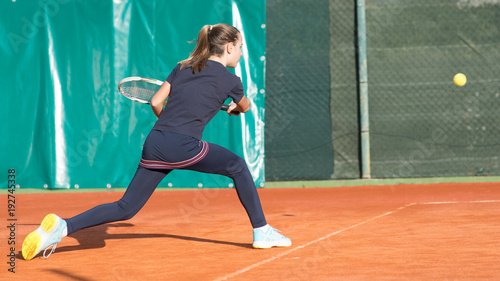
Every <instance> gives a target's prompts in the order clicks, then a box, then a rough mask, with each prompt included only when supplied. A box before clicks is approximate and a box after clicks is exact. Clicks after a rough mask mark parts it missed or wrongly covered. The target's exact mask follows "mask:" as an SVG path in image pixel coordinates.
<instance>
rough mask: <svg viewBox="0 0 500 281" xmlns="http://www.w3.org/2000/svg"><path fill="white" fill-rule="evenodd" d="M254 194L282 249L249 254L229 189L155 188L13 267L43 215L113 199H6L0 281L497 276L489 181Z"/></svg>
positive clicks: (496, 211)
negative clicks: (113, 219)
mask: <svg viewBox="0 0 500 281" xmlns="http://www.w3.org/2000/svg"><path fill="white" fill-rule="evenodd" d="M259 193H260V196H261V200H262V204H263V206H264V211H265V213H266V215H267V219H268V222H269V223H270V224H271V225H273V226H274V227H275V228H278V229H280V230H281V231H282V232H283V234H285V235H286V236H288V237H290V238H291V239H292V241H293V245H292V246H291V247H288V248H272V249H266V250H257V249H253V248H252V247H251V242H252V230H251V227H250V224H249V222H248V221H247V220H248V219H247V216H246V214H245V213H244V209H243V208H242V207H241V205H240V203H239V202H238V198H237V196H236V193H235V191H234V190H232V189H198V190H164V189H162V190H157V191H156V192H155V193H154V194H153V196H152V198H151V199H150V201H149V202H148V203H147V204H146V206H145V207H144V208H143V210H141V212H139V214H138V215H137V216H135V217H134V218H132V219H131V220H129V221H124V222H118V223H111V224H106V225H101V226H97V227H93V228H88V229H84V230H82V231H79V232H76V233H74V234H72V235H71V236H70V237H68V238H65V239H63V241H62V242H61V243H60V244H58V246H57V249H56V251H55V252H54V253H53V254H52V255H51V256H50V257H49V258H48V259H44V258H43V257H42V256H41V254H39V255H38V256H37V257H36V258H34V259H33V260H31V261H24V260H23V259H22V257H21V254H20V248H21V243H22V240H23V239H24V237H25V236H26V235H27V234H28V233H29V232H31V231H33V230H34V229H35V228H36V227H38V224H39V223H40V221H41V219H42V218H43V217H44V216H45V214H47V213H49V212H53V213H56V214H58V215H60V216H61V217H63V218H68V217H71V216H73V215H75V214H78V213H80V212H82V211H85V210H86V209H88V208H90V207H93V206H94V205H97V204H101V203H107V202H111V201H115V200H118V199H119V198H120V197H121V195H122V192H121V191H120V192H117V191H110V192H82V193H74V192H73V193H60V192H56V191H54V192H44V193H32V194H16V199H17V201H16V204H17V217H18V228H17V233H16V235H17V245H18V251H17V252H18V255H17V260H16V273H15V274H13V275H9V279H5V280H87V281H90V280H210V281H212V280H213V281H215V280H498V279H499V278H500V266H499V264H498V261H499V260H500V254H499V250H500V188H499V187H498V184H497V183H445V184H428V185H423V184H404V185H381V186H356V187H331V188H329V187H321V188H267V189H260V190H259ZM2 197H4V199H2V200H4V201H5V200H6V198H5V197H6V195H2ZM2 235H4V236H5V235H6V232H2ZM6 239H7V237H3V238H2V241H6ZM4 259H5V257H4ZM4 267H5V268H4V269H5V270H4V272H6V271H7V268H6V267H7V265H6V264H5V263H4ZM2 276H7V274H2Z"/></svg>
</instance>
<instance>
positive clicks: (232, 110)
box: [227, 101, 240, 116]
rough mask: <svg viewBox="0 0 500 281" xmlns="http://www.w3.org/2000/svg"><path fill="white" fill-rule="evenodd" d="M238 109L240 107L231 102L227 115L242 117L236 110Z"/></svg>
mask: <svg viewBox="0 0 500 281" xmlns="http://www.w3.org/2000/svg"><path fill="white" fill-rule="evenodd" d="M236 107H238V105H237V104H236V103H234V101H232V102H230V103H229V108H228V109H227V114H229V115H236V116H238V115H240V112H239V111H236V110H235V109H236Z"/></svg>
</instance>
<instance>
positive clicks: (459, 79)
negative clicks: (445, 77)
mask: <svg viewBox="0 0 500 281" xmlns="http://www.w3.org/2000/svg"><path fill="white" fill-rule="evenodd" d="M453 82H454V83H455V85H457V86H460V87H462V86H463V85H465V83H467V77H465V75H464V74H462V73H458V74H456V75H455V77H453Z"/></svg>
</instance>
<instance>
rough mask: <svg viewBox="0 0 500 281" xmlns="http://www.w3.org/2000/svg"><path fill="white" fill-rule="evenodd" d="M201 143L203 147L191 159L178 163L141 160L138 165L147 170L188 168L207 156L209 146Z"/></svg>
mask: <svg viewBox="0 0 500 281" xmlns="http://www.w3.org/2000/svg"><path fill="white" fill-rule="evenodd" d="M201 143H202V145H203V147H202V148H201V151H200V152H199V153H198V154H196V155H195V156H194V157H193V158H191V159H187V160H184V161H180V162H174V163H169V162H164V161H155V160H146V159H144V158H142V159H141V162H140V163H139V165H141V166H142V167H144V168H148V169H182V168H186V167H189V166H191V165H193V164H196V163H198V162H200V161H201V160H202V159H203V158H205V156H206V155H207V153H208V148H209V145H208V143H207V142H204V141H202V142H201Z"/></svg>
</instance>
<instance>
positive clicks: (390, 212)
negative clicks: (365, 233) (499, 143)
mask: <svg viewBox="0 0 500 281" xmlns="http://www.w3.org/2000/svg"><path fill="white" fill-rule="evenodd" d="M470 203H500V200H476V201H438V202H415V203H409V204H406V205H404V206H401V207H399V208H397V209H394V210H392V211H389V212H386V213H383V214H381V215H378V216H375V217H372V218H369V219H367V220H364V221H362V222H359V223H357V224H354V225H351V226H348V227H345V228H343V229H340V230H337V231H334V232H332V233H329V234H327V235H325V236H322V237H320V238H317V239H315V240H312V241H309V242H307V243H305V244H302V245H300V246H297V247H295V248H292V249H290V250H287V251H284V252H282V253H279V254H277V255H275V256H272V257H270V258H268V259H265V260H262V261H260V262H257V263H254V264H252V265H249V266H247V267H245V268H242V269H240V270H237V271H235V272H233V273H230V274H228V275H225V276H223V277H220V278H217V279H215V280H214V281H223V280H228V279H230V278H233V277H236V276H238V275H240V274H242V273H245V272H247V271H249V270H252V269H254V268H256V267H259V266H261V265H263V264H266V263H269V262H272V261H274V260H276V259H279V258H281V257H283V256H286V255H288V254H290V253H293V252H295V251H297V250H300V249H303V248H305V247H307V246H310V245H312V244H316V243H318V242H321V241H323V240H325V239H328V238H330V237H332V236H335V235H337V234H339V233H342V232H345V231H347V230H350V229H353V228H356V227H358V226H361V225H363V224H366V223H368V222H371V221H374V220H377V219H379V218H382V217H385V216H388V215H391V214H393V213H396V212H398V211H401V210H403V209H406V208H408V207H411V206H415V205H439V204H442V205H444V204H470Z"/></svg>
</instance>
